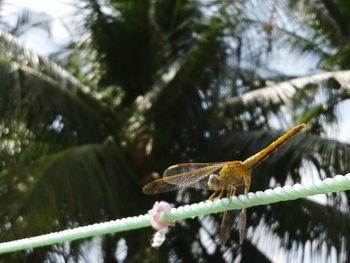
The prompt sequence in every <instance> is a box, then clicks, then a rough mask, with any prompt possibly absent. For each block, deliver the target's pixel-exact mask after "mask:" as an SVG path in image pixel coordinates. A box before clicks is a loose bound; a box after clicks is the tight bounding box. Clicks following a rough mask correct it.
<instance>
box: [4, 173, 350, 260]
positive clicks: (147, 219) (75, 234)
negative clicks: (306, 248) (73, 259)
mask: <svg viewBox="0 0 350 263" xmlns="http://www.w3.org/2000/svg"><path fill="white" fill-rule="evenodd" d="M348 189H350V174H346V175H337V176H335V177H333V178H326V179H324V180H318V181H315V182H313V183H309V184H304V185H301V184H294V185H292V186H290V185H285V186H284V187H276V188H274V189H267V190H265V191H263V192H262V191H257V192H255V193H248V194H247V195H239V196H238V197H233V198H230V199H228V198H222V199H219V200H215V201H209V200H207V201H204V202H200V203H195V204H192V205H185V206H180V207H178V208H172V209H171V210H170V211H169V212H168V213H163V214H162V215H161V216H160V219H161V220H162V221H163V222H175V221H178V220H182V219H186V218H193V217H196V216H202V215H208V214H213V213H218V212H223V211H226V210H234V209H242V208H248V207H252V206H258V205H264V204H271V203H276V202H281V201H288V200H295V199H298V198H304V197H307V196H312V195H317V194H325V193H329V192H339V191H344V190H348ZM148 226H151V216H150V215H149V214H145V215H140V216H134V217H127V218H122V219H118V220H113V221H109V222H104V223H98V224H93V225H89V226H83V227H77V228H74V229H69V230H64V231H60V232H55V233H50V234H46V235H41V236H35V237H31V238H24V239H19V240H15V241H10V242H4V243H0V254H3V253H9V252H14V251H19V250H24V249H31V248H36V247H42V246H47V245H52V244H56V243H62V242H66V241H72V240H77V239H83V238H88V237H94V236H98V235H104V234H112V233H117V232H123V231H128V230H132V229H138V228H143V227H148Z"/></svg>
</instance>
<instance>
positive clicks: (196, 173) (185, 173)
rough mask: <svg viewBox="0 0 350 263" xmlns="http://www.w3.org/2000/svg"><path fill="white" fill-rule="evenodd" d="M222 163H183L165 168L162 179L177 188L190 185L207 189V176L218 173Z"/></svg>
mask: <svg viewBox="0 0 350 263" xmlns="http://www.w3.org/2000/svg"><path fill="white" fill-rule="evenodd" d="M226 163H227V162H224V163H183V164H176V165H173V166H170V167H169V168H168V169H166V170H165V172H164V174H163V179H164V181H166V182H167V183H169V184H174V185H177V186H178V187H179V188H184V187H192V188H204V189H208V177H209V176H210V175H211V174H218V173H219V172H220V170H221V169H222V167H223V166H224V165H225V164H226Z"/></svg>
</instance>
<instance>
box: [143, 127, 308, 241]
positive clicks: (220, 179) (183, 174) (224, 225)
mask: <svg viewBox="0 0 350 263" xmlns="http://www.w3.org/2000/svg"><path fill="white" fill-rule="evenodd" d="M305 126H306V125H305V124H304V123H301V124H299V125H297V126H295V127H294V128H292V129H290V130H288V131H287V132H286V133H284V134H283V135H282V136H281V137H279V138H278V139H277V140H275V141H274V142H272V143H271V144H270V145H268V146H267V147H266V148H264V149H263V150H261V151H259V152H258V153H256V154H254V155H252V156H251V157H249V158H247V159H246V160H244V161H228V162H217V163H180V164H176V165H172V166H170V167H169V168H167V169H166V170H165V171H164V174H163V178H161V179H157V180H154V181H152V182H150V183H148V184H146V185H145V186H144V187H143V192H144V193H145V194H158V193H164V192H169V191H176V190H179V189H182V188H199V189H207V190H211V191H213V193H212V195H211V196H210V197H209V200H216V199H219V198H222V197H227V198H232V197H233V196H235V194H237V193H238V190H239V191H241V192H243V193H244V194H247V193H248V191H249V187H250V183H251V170H252V169H253V168H255V167H256V166H258V165H259V164H261V163H262V162H263V161H265V160H266V159H267V158H268V157H269V156H271V154H272V153H274V152H275V151H276V150H277V149H279V148H280V147H281V146H282V145H284V144H285V143H286V142H287V141H288V140H290V139H291V138H292V137H293V136H295V135H296V134H297V133H299V132H300V131H301V130H303V129H304V128H305ZM234 218H235V213H234V212H233V211H225V212H224V213H223V216H222V220H221V224H220V243H221V245H222V246H224V245H225V243H226V242H227V240H228V238H229V236H230V233H231V229H232V225H233V222H234ZM246 222H247V210H246V208H244V209H242V210H241V213H240V216H239V224H238V232H239V242H240V244H242V243H243V240H244V238H245V233H246Z"/></svg>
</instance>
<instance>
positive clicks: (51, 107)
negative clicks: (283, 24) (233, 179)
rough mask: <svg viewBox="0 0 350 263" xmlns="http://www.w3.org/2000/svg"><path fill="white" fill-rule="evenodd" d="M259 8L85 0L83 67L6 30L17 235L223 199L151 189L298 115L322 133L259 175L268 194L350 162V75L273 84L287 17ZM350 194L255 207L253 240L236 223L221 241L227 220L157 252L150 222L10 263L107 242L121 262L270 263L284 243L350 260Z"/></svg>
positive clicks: (290, 249) (7, 123) (10, 205)
mask: <svg viewBox="0 0 350 263" xmlns="http://www.w3.org/2000/svg"><path fill="white" fill-rule="evenodd" d="M254 3H255V2H254V1H239V2H234V3H232V2H230V1H222V2H221V1H219V2H216V1H212V2H200V1H194V0H185V1H168V2H166V1H137V0H128V1H122V0H112V1H110V3H103V4H101V3H100V1H95V0H88V1H84V2H81V4H82V5H83V6H82V7H81V8H84V10H85V11H86V13H87V16H86V24H85V30H86V34H85V36H84V38H83V39H82V41H81V42H79V43H75V45H72V46H74V49H72V50H71V51H70V55H69V56H68V57H65V58H64V59H63V60H62V64H63V65H65V67H66V68H67V69H69V71H70V72H74V74H75V75H76V76H77V77H74V76H73V75H72V74H71V73H69V72H68V71H67V70H65V69H64V68H62V67H60V66H59V65H58V64H56V63H54V62H53V61H51V60H48V59H44V58H41V57H39V56H37V55H36V54H35V53H34V52H31V51H29V50H27V49H25V48H24V47H23V46H21V45H20V44H19V43H18V42H17V41H16V39H15V38H14V37H12V36H11V35H9V34H6V33H2V34H1V38H0V43H1V56H0V57H1V70H0V74H1V77H2V78H1V79H2V80H3V82H2V89H1V96H0V98H1V103H0V107H1V112H2V113H3V114H2V118H1V123H0V129H1V132H0V134H1V137H0V145H1V149H2V152H1V156H2V158H1V159H2V160H3V161H2V171H1V177H0V186H1V188H0V195H1V198H0V207H1V209H0V211H1V212H0V222H1V226H2V230H3V231H2V235H1V240H2V241H8V240H14V239H17V238H22V237H28V236H33V235H38V234H43V233H47V232H50V231H57V230H61V229H66V228H70V227H74V226H78V225H86V224H90V223H95V222H101V221H106V220H110V219H115V218H120V217H124V216H131V215H138V214H143V213H145V212H146V211H147V210H148V209H149V208H150V207H151V205H152V202H154V201H155V200H158V199H166V200H169V201H172V202H176V204H184V203H191V202H196V201H199V200H203V199H205V198H206V197H207V196H208V193H203V192H196V191H193V192H191V191H188V192H180V193H178V194H176V196H175V195H174V194H168V195H163V196H152V197H149V196H144V195H143V194H142V192H141V187H142V185H143V184H144V183H145V182H148V181H150V180H151V178H152V175H153V176H154V175H155V176H157V175H159V174H160V173H161V172H162V171H163V170H164V169H165V168H166V167H167V166H169V165H171V164H173V163H178V162H189V161H195V162H211V161H224V160H234V159H237V160H239V159H244V158H246V157H248V156H249V155H251V154H253V153H255V152H256V151H258V150H260V149H261V148H263V147H264V146H266V145H267V144H268V143H270V142H271V141H272V140H273V139H274V138H276V137H277V136H278V135H279V134H281V131H277V130H275V129H272V128H273V127H281V126H282V127H287V126H290V125H291V124H292V123H293V122H295V123H297V122H300V121H304V122H307V123H308V125H309V130H308V133H306V134H303V135H302V136H299V137H298V138H296V139H295V140H293V141H292V142H290V143H289V144H288V145H286V146H285V147H284V148H283V149H282V150H281V151H280V152H279V153H277V154H275V155H274V156H273V157H272V158H271V159H270V160H269V161H268V162H267V163H266V164H265V165H264V166H261V167H260V168H258V169H257V170H256V171H255V172H254V178H253V182H252V188H251V190H252V191H255V190H263V189H266V188H269V187H274V186H276V185H283V184H285V183H286V182H299V181H303V180H305V178H308V177H310V176H311V175H312V174H311V172H310V171H314V173H315V174H316V175H317V176H320V177H326V176H333V175H334V174H335V173H340V174H342V173H343V174H344V173H346V172H347V171H349V163H350V162H349V156H350V152H349V148H348V146H347V145H346V144H343V143H340V142H337V141H336V140H331V139H327V138H324V137H322V136H320V134H322V132H323V131H324V128H325V127H327V126H326V125H330V124H333V123H334V121H335V120H336V117H337V115H336V112H335V110H336V106H337V105H338V104H339V103H340V102H341V101H342V100H344V99H346V98H347V95H348V94H349V93H348V87H349V85H350V84H349V83H350V80H349V79H350V73H349V72H341V71H339V72H335V73H327V74H324V75H322V74H321V75H313V76H308V77H305V78H303V79H293V80H289V81H285V82H278V83H277V84H274V85H270V86H269V87H265V86H266V83H267V81H268V80H271V74H269V76H270V77H266V76H265V77H264V74H259V70H260V69H263V68H265V66H266V65H267V64H268V61H267V60H266V56H267V54H268V53H269V52H271V47H273V46H271V45H272V44H273V43H272V42H270V41H271V39H270V38H269V37H270V35H269V34H270V33H271V31H269V30H268V28H269V27H268V26H269V25H271V21H272V18H275V17H276V16H277V15H275V14H277V13H278V12H277V11H276V10H277V7H275V5H271V4H269V3H270V2H268V3H267V4H266V5H260V6H259V9H258V10H259V11H258V12H255V11H254V10H256V5H255V4H254ZM271 3H272V2H271ZM281 10H282V9H281ZM264 14H270V15H268V16H267V18H268V19H267V20H266V21H264V20H260V19H261V18H262V17H263V15H264ZM271 14H272V15H271ZM270 18H271V19H270ZM259 32H260V33H262V35H263V36H260V35H257V34H256V33H259ZM282 32H283V31H282V30H281V31H280V33H282ZM288 36H289V37H290V36H291V34H288ZM272 40H273V39H272ZM254 43H255V44H258V43H264V44H263V45H262V48H257V47H256V46H255V45H254ZM267 57H268V56H267ZM272 78H273V79H272V80H274V81H278V80H279V78H282V79H283V78H285V76H283V75H281V74H278V73H276V72H274V73H273V77H272ZM320 94H322V96H321V95H320ZM315 98H321V99H322V100H321V99H315ZM326 106H327V107H326ZM290 112H292V113H290ZM273 124H274V125H273ZM175 197H176V198H175ZM347 200H348V196H347V194H341V195H331V196H328V197H327V201H328V203H327V204H320V203H317V202H315V201H312V200H309V199H305V200H299V201H293V202H288V203H283V204H274V205H268V206H262V207H257V208H254V209H250V211H249V219H248V222H249V229H248V238H247V240H246V241H245V242H244V244H243V245H242V246H239V245H238V237H237V236H238V234H237V233H236V231H233V234H232V238H230V240H229V242H228V245H227V246H226V247H224V248H221V247H220V245H219V242H218V235H217V229H218V222H219V220H218V219H219V217H218V216H217V215H213V216H208V217H205V218H203V219H199V220H189V221H186V222H182V223H180V224H176V226H175V227H173V228H172V230H171V232H170V233H169V235H168V238H167V241H166V243H165V244H164V246H163V247H162V248H161V249H159V250H157V251H155V250H152V249H151V248H150V245H149V239H150V236H151V234H152V230H150V229H148V230H141V231H135V232H130V233H123V234H116V235H113V236H106V237H103V238H101V239H94V240H89V241H81V242H72V243H69V244H64V245H56V246H52V247H46V248H42V249H36V250H34V251H27V252H21V253H16V254H11V255H7V256H4V258H3V259H4V260H6V261H8V260H13V261H20V260H21V261H26V260H27V261H30V260H31V261H35V262H39V261H44V260H47V261H54V262H55V261H57V260H59V259H61V260H67V261H69V260H76V261H77V260H84V259H85V260H86V261H89V260H90V261H91V258H89V257H88V256H87V255H88V253H87V251H88V248H89V246H91V244H96V242H97V244H98V245H94V246H93V247H94V249H96V250H97V251H99V253H101V255H102V257H103V260H104V261H106V262H115V261H116V258H115V252H116V250H117V251H121V250H122V249H123V245H122V244H123V242H126V246H127V258H126V260H127V261H128V262H166V261H169V262H177V261H183V262H198V261H202V262H210V261H215V262H230V261H233V260H234V259H235V260H237V261H241V262H270V261H272V260H273V259H272V255H276V254H277V251H273V250H271V249H270V248H271V247H272V246H274V245H278V246H280V247H281V249H283V250H284V253H285V255H287V256H289V257H294V260H295V257H296V256H298V255H299V256H301V257H302V256H303V255H304V253H305V251H306V250H307V249H309V248H310V252H311V253H312V254H314V255H316V256H315V257H318V258H319V259H320V260H323V261H327V260H328V259H329V258H330V256H331V255H333V254H332V253H334V252H333V250H335V252H336V253H335V254H336V255H337V257H338V261H345V260H346V259H347V258H348V252H347V251H349V250H348V249H347V248H348V246H349V245H348V237H347V235H346V233H347V229H348V227H349V222H348V220H347V210H345V208H344V205H343V204H344V202H345V201H347ZM334 220H338V222H339V223H337V224H336V225H335V224H334V223H333V222H334ZM94 242H95V243H94ZM269 249H270V250H269ZM322 249H323V251H326V253H325V254H322V251H321V250H322ZM121 254H123V253H120V254H119V256H120V255H121ZM305 254H306V253H305ZM298 259H299V258H298Z"/></svg>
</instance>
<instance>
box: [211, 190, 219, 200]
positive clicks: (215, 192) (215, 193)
mask: <svg viewBox="0 0 350 263" xmlns="http://www.w3.org/2000/svg"><path fill="white" fill-rule="evenodd" d="M218 192H219V191H214V192H213V193H212V194H211V196H209V198H208V199H209V200H214V199H216V197H215V196H216V195H217V193H218Z"/></svg>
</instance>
